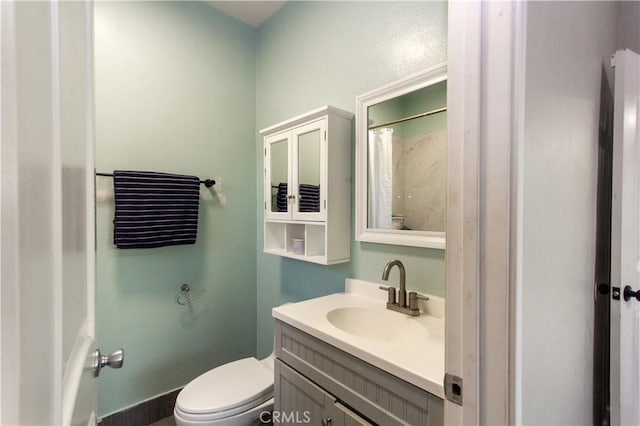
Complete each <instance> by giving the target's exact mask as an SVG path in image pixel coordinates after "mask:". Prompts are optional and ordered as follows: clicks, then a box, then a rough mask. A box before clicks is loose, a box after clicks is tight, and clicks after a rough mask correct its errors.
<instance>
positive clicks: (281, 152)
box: [264, 132, 292, 219]
mask: <svg viewBox="0 0 640 426" xmlns="http://www.w3.org/2000/svg"><path fill="white" fill-rule="evenodd" d="M290 139H291V137H290V133H289V132H284V133H278V134H275V135H272V136H270V137H267V138H265V144H264V148H265V163H264V164H265V170H264V172H265V176H264V180H265V194H264V200H265V215H266V217H268V218H271V219H288V218H290V217H291V213H290V212H291V208H290V205H291V201H292V192H291V191H290V188H289V180H290V176H291V174H290V166H289V163H290V161H289V151H290V145H291V143H290V142H291V141H290Z"/></svg>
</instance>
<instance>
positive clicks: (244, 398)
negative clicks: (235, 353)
mask: <svg viewBox="0 0 640 426" xmlns="http://www.w3.org/2000/svg"><path fill="white" fill-rule="evenodd" d="M274 359H275V355H274V354H271V355H269V356H268V357H267V358H265V359H262V360H257V359H256V358H253V357H251V358H243V359H239V360H237V361H233V362H230V363H228V364H224V365H221V366H219V367H216V368H214V369H213V370H209V371H207V372H206V373H204V374H202V375H201V376H199V377H196V378H195V379H193V380H192V381H191V382H189V383H188V384H187V385H186V386H185V387H184V388H183V389H182V390H181V391H180V393H179V394H178V399H177V400H176V406H175V409H174V410H173V414H174V417H175V420H176V425H177V426H196V425H197V426H218V425H234V426H236V425H238V426H240V425H250V424H260V418H261V417H262V418H264V419H265V420H267V419H270V414H266V413H268V412H270V411H271V410H273V375H274V374H273V360H274ZM261 414H262V416H261Z"/></svg>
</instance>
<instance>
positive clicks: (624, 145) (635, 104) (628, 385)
mask: <svg viewBox="0 0 640 426" xmlns="http://www.w3.org/2000/svg"><path fill="white" fill-rule="evenodd" d="M639 123H640V56H638V55H637V54H635V53H633V52H631V51H629V50H625V51H619V52H617V53H616V55H615V95H614V133H613V141H614V142H613V146H614V147H613V202H612V204H613V205H612V238H611V245H612V247H611V280H612V283H613V285H614V286H619V287H620V293H621V294H620V300H612V301H611V424H612V425H638V424H640V131H639V130H638V125H639ZM627 286H628V287H629V288H628V289H627V291H626V293H627V295H626V297H625V287H627ZM634 291H639V293H638V296H637V298H636V297H634V296H635V294H633V295H632V294H631V292H634Z"/></svg>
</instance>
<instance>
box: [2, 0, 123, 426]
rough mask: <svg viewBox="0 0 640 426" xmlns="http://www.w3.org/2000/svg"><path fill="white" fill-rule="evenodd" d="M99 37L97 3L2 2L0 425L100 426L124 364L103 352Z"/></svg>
mask: <svg viewBox="0 0 640 426" xmlns="http://www.w3.org/2000/svg"><path fill="white" fill-rule="evenodd" d="M92 26H93V4H92V3H91V1H87V0H84V1H83V0H81V1H78V2H66V1H55V0H47V1H41V2H21V1H17V0H5V1H2V2H0V41H1V44H2V49H0V55H1V66H2V79H1V80H0V89H1V92H2V98H1V99H2V104H1V107H0V117H1V121H0V132H1V150H0V202H1V207H2V208H1V210H0V219H1V220H0V226H1V228H0V234H1V235H2V238H1V239H0V285H1V292H0V302H1V310H0V325H1V330H0V339H1V340H0V381H1V385H2V386H0V424H48V425H95V424H96V423H97V419H96V405H97V403H96V380H97V379H96V377H97V375H98V373H99V370H98V369H99V368H101V367H102V366H105V365H108V366H111V367H119V366H122V362H123V352H122V351H121V350H120V351H116V352H114V353H113V354H111V355H107V356H102V355H100V354H99V353H97V352H95V350H96V341H95V340H96V339H95V302H94V299H95V285H94V283H95V228H94V216H95V206H94V159H93V146H94V139H93V46H92V44H93V30H92ZM108 349H109V350H114V349H117V348H108ZM109 373H110V374H114V373H115V371H114V372H113V373H112V372H109ZM103 374H106V373H105V372H104V371H103Z"/></svg>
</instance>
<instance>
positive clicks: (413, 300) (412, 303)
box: [409, 291, 429, 309]
mask: <svg viewBox="0 0 640 426" xmlns="http://www.w3.org/2000/svg"><path fill="white" fill-rule="evenodd" d="M418 299H422V300H429V296H423V295H421V294H418V293H416V292H415V291H411V292H409V309H419V308H418Z"/></svg>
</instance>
